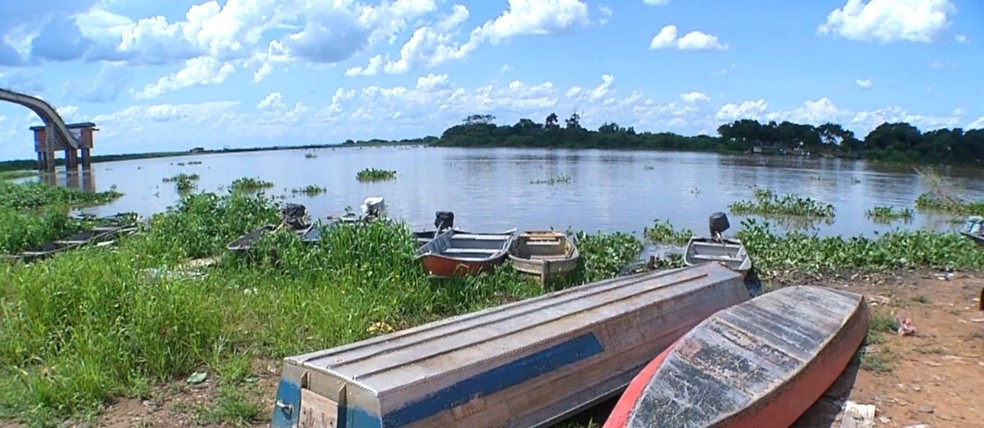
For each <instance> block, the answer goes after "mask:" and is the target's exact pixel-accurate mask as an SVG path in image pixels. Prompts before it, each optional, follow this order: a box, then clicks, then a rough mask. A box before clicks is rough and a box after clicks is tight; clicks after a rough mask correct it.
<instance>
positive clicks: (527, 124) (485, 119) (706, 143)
mask: <svg viewBox="0 0 984 428" xmlns="http://www.w3.org/2000/svg"><path fill="white" fill-rule="evenodd" d="M495 119H496V118H495V116H493V115H478V114H475V115H470V116H468V117H467V118H465V119H464V120H463V121H462V123H460V124H457V125H453V126H451V127H449V128H448V129H446V130H445V131H444V132H443V133H442V134H441V136H440V137H435V136H427V137H423V138H410V139H402V140H383V139H370V140H359V141H354V140H351V139H350V140H346V141H345V142H342V143H338V144H307V145H297V146H284V145H275V146H268V147H248V148H223V149H205V148H203V147H196V148H193V149H191V150H187V151H169V152H150V153H129V154H110V155H93V156H92V162H93V163H100V162H113V161H122V160H135V159H152V158H166V157H179V156H191V155H201V154H222V153H246V152H262V151H278V150H315V149H329V148H343V147H378V146H405V145H416V146H433V147H523V148H562V149H605V150H651V151H684V152H715V153H753V154H755V153H758V154H771V155H793V156H822V157H831V158H832V157H838V158H848V159H865V160H871V161H880V162H890V163H909V164H980V162H982V160H984V129H973V130H964V129H961V128H953V129H949V128H942V129H936V130H932V131H926V132H923V131H920V130H919V129H918V128H916V127H915V126H913V125H911V124H909V123H907V122H895V123H888V122H886V123H883V124H881V125H879V126H878V127H876V128H875V129H873V130H872V131H871V132H869V133H868V134H867V135H865V136H864V138H858V137H857V136H856V135H855V134H854V132H852V131H850V130H847V129H844V128H843V127H842V126H841V125H838V124H833V123H825V124H823V125H820V126H813V125H804V124H797V123H792V122H788V121H783V122H781V123H776V122H775V121H769V122H767V123H760V122H758V121H757V120H752V119H742V120H736V121H734V122H731V123H726V124H723V125H721V126H719V127H718V128H717V130H716V131H717V135H714V136H712V135H704V134H701V135H696V136H684V135H679V134H675V133H672V132H655V133H654V132H648V131H647V132H637V131H636V130H635V129H634V128H633V127H631V126H630V127H623V126H620V125H618V124H617V123H614V122H605V123H604V124H602V125H601V126H599V127H598V129H597V130H590V129H587V128H584V127H583V126H582V125H581V117H580V115H578V114H577V113H574V114H572V115H571V116H570V117H568V118H566V119H563V120H561V119H560V118H559V117H558V116H557V115H556V114H555V113H551V114H550V115H549V116H547V117H546V118H545V119H544V121H543V123H537V122H535V121H533V120H531V119H527V118H523V119H520V120H519V121H518V122H516V123H515V124H513V125H497V124H496V123H495ZM316 157H317V155H316V154H315V153H310V152H309V153H306V154H305V158H307V159H313V158H316ZM55 162H56V165H59V166H63V165H64V159H62V158H58V159H57V160H56V161H55ZM36 166H37V161H36V160H33V159H22V160H12V161H3V162H0V171H19V170H31V169H34V168H36Z"/></svg>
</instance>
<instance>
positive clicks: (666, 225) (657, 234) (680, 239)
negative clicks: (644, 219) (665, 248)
mask: <svg viewBox="0 0 984 428" xmlns="http://www.w3.org/2000/svg"><path fill="white" fill-rule="evenodd" d="M642 234H643V235H644V236H645V237H646V239H647V240H649V242H652V243H654V244H671V245H686V244H687V242H689V241H690V238H691V237H693V236H694V231H693V230H690V229H680V230H676V229H674V228H673V225H671V224H670V221H669V220H663V221H659V220H658V219H657V220H654V221H653V224H652V226H648V227H646V228H645V229H643V230H642Z"/></svg>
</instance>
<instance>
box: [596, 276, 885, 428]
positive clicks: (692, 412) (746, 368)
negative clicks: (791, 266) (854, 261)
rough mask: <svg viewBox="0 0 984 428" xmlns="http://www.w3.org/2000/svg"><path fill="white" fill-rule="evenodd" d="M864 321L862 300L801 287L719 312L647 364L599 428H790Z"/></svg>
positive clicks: (832, 376)
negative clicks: (665, 427)
mask: <svg viewBox="0 0 984 428" xmlns="http://www.w3.org/2000/svg"><path fill="white" fill-rule="evenodd" d="M868 316H869V315H868V305H867V302H866V301H865V299H864V297H863V296H861V295H859V294H854V293H848V292H843V291H839V290H832V289H828V288H821V287H810V286H799V287H788V288H783V289H780V290H777V291H774V292H772V293H768V294H764V295H762V296H759V297H756V298H754V299H752V300H749V301H747V302H745V303H742V304H739V305H736V306H734V307H730V308H727V309H724V310H722V311H720V312H718V313H716V314H714V315H713V316H711V317H709V318H708V319H706V320H704V321H703V322H701V323H700V325H698V326H697V327H695V328H694V329H693V330H691V331H690V332H688V333H687V334H686V335H684V336H683V337H682V338H680V340H678V341H677V342H676V343H674V344H673V346H671V347H670V348H668V349H667V350H665V351H663V352H662V353H660V354H659V356H657V357H656V358H655V359H653V360H652V362H651V363H650V364H649V365H647V366H646V368H645V369H643V370H642V372H640V373H639V374H638V376H636V377H635V379H633V380H632V383H631V384H630V385H629V387H628V389H626V391H625V393H624V394H622V397H621V399H620V400H619V401H618V404H616V406H615V409H614V410H613V411H612V413H611V415H610V416H609V418H608V420H607V421H606V422H605V425H604V426H605V428H616V427H653V426H671V427H683V428H687V427H787V426H790V425H792V424H793V422H795V421H796V420H797V419H798V418H799V417H800V416H801V415H802V414H803V413H804V412H805V411H806V410H807V409H808V408H809V407H810V406H812V405H813V403H814V402H816V400H818V399H819V398H820V396H821V395H822V394H823V393H824V391H826V390H827V388H828V387H830V385H831V384H832V383H833V382H834V380H836V379H837V377H838V376H840V374H841V372H843V371H844V369H845V368H846V367H847V365H848V363H849V362H850V360H851V358H853V356H854V353H855V351H856V350H857V349H858V347H859V346H860V345H861V342H862V341H863V340H864V337H865V334H866V333H867V330H868ZM654 332H655V330H654Z"/></svg>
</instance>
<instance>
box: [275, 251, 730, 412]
mask: <svg viewBox="0 0 984 428" xmlns="http://www.w3.org/2000/svg"><path fill="white" fill-rule="evenodd" d="M748 299H749V294H748V291H747V290H746V289H745V286H744V284H743V283H742V280H741V276H740V275H738V274H737V273H735V272H733V271H731V270H729V269H727V268H725V267H723V266H720V265H716V264H708V265H702V266H695V267H689V268H681V269H675V270H672V271H661V272H649V273H643V274H638V275H632V276H627V277H620V278H615V279H610V280H606V281H599V282H595V283H591V284H585V285H582V286H578V287H573V288H569V289H564V290H561V291H556V292H553V293H549V294H545V295H542V296H539V297H535V298H532V299H527V300H522V301H518V302H513V303H509V304H505V305H501V306H497V307H493V308H489V309H485V310H482V311H477V312H473V313H470V314H466V315H461V316H457V317H453V318H449V319H445V320H441V321H437V322H432V323H429V324H424V325H421V326H418V327H414V328H411V329H408V330H402V331H397V332H393V333H389V334H385V335H382V336H378V337H375V338H371V339H367V340H363V341H360V342H356V343H352V344H348V345H343V346H339V347H335V348H331V349H326V350H323V351H318V352H313V353H310V354H305V355H298V356H294V357H289V358H286V359H285V361H284V368H283V371H282V373H281V379H280V385H279V387H278V389H277V397H276V401H275V403H276V404H275V406H274V409H273V416H272V420H271V427H273V428H288V427H297V426H311V427H315V426H318V427H337V428H342V427H344V428H362V427H373V428H389V427H441V428H459V427H460V428H465V427H467V428H472V427H490V426H494V427H523V428H526V427H543V426H548V425H550V424H553V423H556V422H558V421H560V420H562V419H565V418H567V417H570V416H571V415H573V414H576V413H577V412H579V411H582V410H584V409H586V408H588V407H590V406H592V405H594V404H596V403H598V402H600V401H602V400H605V399H607V398H610V397H614V396H616V395H618V394H620V393H621V392H622V390H623V389H624V388H625V387H626V385H628V384H629V382H630V381H631V380H632V378H633V377H634V376H636V374H637V373H638V372H639V370H640V369H641V368H642V367H644V366H645V365H646V364H647V363H648V362H649V361H650V360H651V359H652V358H653V356H655V355H657V354H659V353H660V352H662V351H663V350H664V349H666V348H667V347H668V346H670V344H672V343H673V342H674V341H676V340H677V339H679V338H680V337H681V336H683V335H684V334H685V333H686V332H687V331H689V330H690V329H691V328H692V327H694V326H696V325H697V324H698V323H700V322H701V321H703V320H704V319H705V318H707V317H708V316H710V315H711V314H713V313H715V312H717V311H718V310H721V309H724V308H727V307H730V306H732V305H735V304H738V303H741V302H744V301H746V300H748Z"/></svg>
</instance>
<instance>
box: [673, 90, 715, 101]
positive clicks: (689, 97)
mask: <svg viewBox="0 0 984 428" xmlns="http://www.w3.org/2000/svg"><path fill="white" fill-rule="evenodd" d="M680 99H682V100H684V101H686V102H688V103H695V102H698V101H710V100H711V97H708V96H707V94H705V93H703V92H698V91H693V92H687V93H684V94H680Z"/></svg>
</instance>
